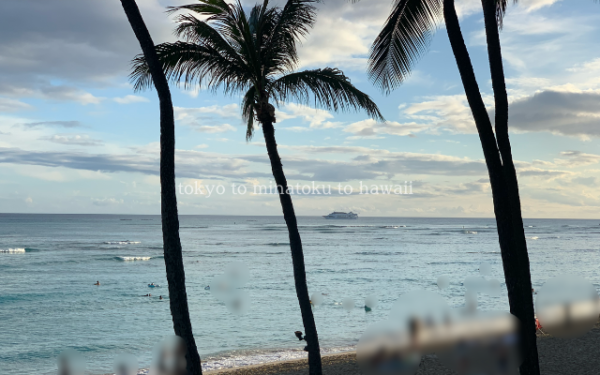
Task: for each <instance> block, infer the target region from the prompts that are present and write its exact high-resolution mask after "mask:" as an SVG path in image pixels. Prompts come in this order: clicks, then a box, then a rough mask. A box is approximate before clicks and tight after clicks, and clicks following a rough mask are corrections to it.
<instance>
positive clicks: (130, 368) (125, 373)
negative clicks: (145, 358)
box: [115, 354, 138, 375]
mask: <svg viewBox="0 0 600 375" xmlns="http://www.w3.org/2000/svg"><path fill="white" fill-rule="evenodd" d="M137 372H138V363H137V360H136V359H135V357H134V356H132V355H127V354H124V355H121V356H119V358H117V361H116V362H115V375H137Z"/></svg>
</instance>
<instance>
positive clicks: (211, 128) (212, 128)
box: [194, 124, 237, 134]
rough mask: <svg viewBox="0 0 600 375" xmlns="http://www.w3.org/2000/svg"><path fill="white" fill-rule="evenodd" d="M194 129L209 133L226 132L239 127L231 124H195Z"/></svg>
mask: <svg viewBox="0 0 600 375" xmlns="http://www.w3.org/2000/svg"><path fill="white" fill-rule="evenodd" d="M194 130H195V131H197V132H200V133H208V134H216V133H225V132H230V131H233V132H234V131H236V130H237V129H236V128H234V127H233V126H231V125H229V124H222V125H202V126H195V127H194Z"/></svg>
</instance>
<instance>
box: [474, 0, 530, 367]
mask: <svg viewBox="0 0 600 375" xmlns="http://www.w3.org/2000/svg"><path fill="white" fill-rule="evenodd" d="M482 6H483V16H484V21H485V30H486V36H487V46H488V56H489V60H490V70H491V76H492V86H493V89H494V99H495V107H496V121H495V126H496V139H497V142H498V148H499V150H500V155H501V157H502V162H503V168H502V169H503V171H504V178H505V181H506V194H507V195H508V202H509V206H508V209H509V211H510V212H509V214H510V216H511V222H512V227H513V228H512V229H513V251H512V252H511V258H512V259H511V265H510V266H509V267H506V266H505V269H504V272H505V273H510V274H511V276H510V277H507V278H506V280H507V282H506V287H507V289H508V290H509V292H508V296H509V302H510V312H511V313H512V314H513V315H515V316H518V317H519V319H521V322H522V323H523V324H522V334H521V340H522V341H521V344H522V346H523V352H524V355H525V357H524V361H523V364H522V365H521V374H527V375H529V374H532V375H538V374H539V373H540V369H539V361H538V352H537V342H536V335H535V331H536V329H535V317H534V314H535V312H534V308H533V296H532V293H531V287H532V286H531V271H530V264H529V255H528V252H527V241H526V239H525V231H524V229H523V217H522V215H521V199H520V197H519V183H518V181H517V171H516V168H515V164H514V162H513V157H512V150H511V146H510V139H509V137H508V95H507V93H506V82H505V79H504V67H503V63H502V48H501V45H500V33H499V32H498V24H497V21H496V4H495V1H494V0H482ZM508 280H511V283H510V284H509V282H508ZM511 298H513V300H511Z"/></svg>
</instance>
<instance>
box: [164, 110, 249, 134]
mask: <svg viewBox="0 0 600 375" xmlns="http://www.w3.org/2000/svg"><path fill="white" fill-rule="evenodd" d="M222 117H227V118H236V119H239V118H240V111H239V106H238V105H237V104H227V105H223V106H220V105H212V106H209V107H198V108H182V107H175V120H176V121H178V122H179V123H181V124H183V125H186V126H189V127H191V128H192V129H194V130H196V131H198V132H200V133H210V134H215V133H224V132H228V131H236V128H235V127H234V126H232V125H230V124H223V123H222V120H221V119H219V118H222Z"/></svg>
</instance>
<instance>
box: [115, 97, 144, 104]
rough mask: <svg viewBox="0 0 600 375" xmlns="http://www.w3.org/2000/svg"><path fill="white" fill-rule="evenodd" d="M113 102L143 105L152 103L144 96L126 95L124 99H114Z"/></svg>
mask: <svg viewBox="0 0 600 375" xmlns="http://www.w3.org/2000/svg"><path fill="white" fill-rule="evenodd" d="M113 100H114V101H115V102H117V103H119V104H131V103H143V102H149V101H150V100H148V99H147V98H144V97H143V96H137V95H126V96H124V97H122V98H113Z"/></svg>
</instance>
